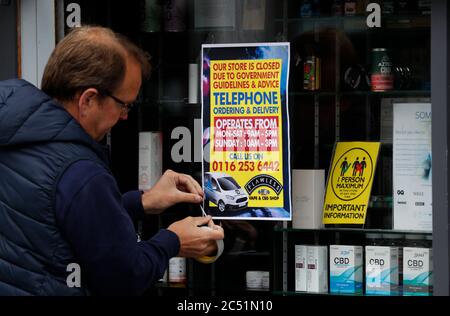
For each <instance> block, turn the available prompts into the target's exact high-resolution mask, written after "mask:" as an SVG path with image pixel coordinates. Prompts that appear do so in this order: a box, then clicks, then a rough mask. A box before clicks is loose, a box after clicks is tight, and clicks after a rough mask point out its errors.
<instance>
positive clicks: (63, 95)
mask: <svg viewBox="0 0 450 316" xmlns="http://www.w3.org/2000/svg"><path fill="white" fill-rule="evenodd" d="M127 57H131V58H133V59H135V60H136V61H137V62H138V63H139V64H140V66H141V71H142V76H143V78H145V77H148V76H149V74H150V70H151V66H150V63H149V59H150V56H149V55H148V54H147V53H145V52H144V51H143V50H142V49H140V48H139V47H137V46H136V45H135V44H133V43H132V42H131V41H130V40H128V39H127V38H126V37H125V36H123V35H121V34H118V33H115V32H113V31H112V30H110V29H108V28H104V27H98V26H82V27H79V28H75V29H73V30H72V31H71V32H70V33H69V34H68V35H67V36H66V37H65V38H64V39H63V40H61V41H60V42H59V43H58V45H56V47H55V49H54V50H53V52H52V54H51V55H50V58H49V60H48V62H47V65H46V67H45V70H44V75H43V77H42V91H44V92H45V93H47V94H48V95H49V96H51V97H52V98H55V99H57V100H59V101H69V100H72V99H73V98H74V97H75V95H76V93H77V92H79V91H82V90H83V89H87V88H97V89H98V90H99V91H100V92H101V93H102V92H109V93H111V92H112V91H114V90H116V89H117V88H118V87H119V86H120V84H121V83H122V80H123V78H124V76H125V68H126V58H127Z"/></svg>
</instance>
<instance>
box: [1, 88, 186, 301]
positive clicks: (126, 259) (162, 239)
mask: <svg viewBox="0 0 450 316" xmlns="http://www.w3.org/2000/svg"><path fill="white" fill-rule="evenodd" d="M142 214H143V210H142V204H141V202H140V194H139V192H137V191H136V192H130V193H127V194H125V195H124V196H123V197H122V195H121V194H120V192H119V190H118V187H117V184H116V182H115V180H114V178H113V176H112V175H111V172H110V170H109V167H108V164H107V151H106V149H105V148H104V147H103V146H101V145H100V144H98V143H97V142H95V141H94V140H93V139H92V138H91V137H90V136H89V135H88V134H87V133H86V132H85V131H84V130H83V129H82V127H81V126H80V125H79V124H78V123H77V122H76V121H75V120H74V119H73V118H72V116H71V115H70V114H69V113H68V112H67V111H66V110H64V109H63V108H62V107H61V106H60V105H58V104H57V103H55V102H54V101H53V100H51V98H49V97H48V96H47V95H45V94H44V93H42V92H41V91H40V90H38V89H37V88H35V87H34V86H32V85H31V84H29V83H27V82H25V81H23V80H8V81H3V82H0V295H84V294H88V293H94V294H131V295H133V294H141V293H142V292H143V291H144V290H145V289H146V288H148V287H150V286H151V285H152V283H153V282H155V281H156V280H157V279H158V278H160V277H161V276H162V274H163V271H164V269H165V268H166V267H167V264H168V260H169V258H170V257H173V256H175V255H176V254H177V253H178V250H179V240H178V237H177V236H176V235H175V234H174V233H173V232H170V231H168V230H164V229H162V230H161V231H160V232H159V233H158V234H157V235H155V236H154V237H153V238H152V239H151V240H148V241H142V242H137V241H136V234H135V232H134V227H133V223H132V220H131V218H130V215H131V216H141V215H142ZM70 263H78V264H79V265H80V267H81V277H82V282H81V286H82V287H81V288H76V287H68V286H67V283H66V279H67V277H68V276H69V275H70V273H71V272H72V271H67V266H68V265H69V264H70Z"/></svg>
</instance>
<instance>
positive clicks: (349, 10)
mask: <svg viewBox="0 0 450 316" xmlns="http://www.w3.org/2000/svg"><path fill="white" fill-rule="evenodd" d="M344 14H345V15H346V16H353V15H356V1H355V0H345V3H344Z"/></svg>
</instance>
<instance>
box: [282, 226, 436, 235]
mask: <svg viewBox="0 0 450 316" xmlns="http://www.w3.org/2000/svg"><path fill="white" fill-rule="evenodd" d="M274 231H275V232H286V233H323V232H330V233H352V234H400V235H410V234H411V235H429V236H432V234H433V233H432V232H429V231H418V230H393V229H364V228H337V227H329V228H328V227H326V228H321V229H298V228H274Z"/></svg>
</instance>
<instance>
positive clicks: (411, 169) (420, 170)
mask: <svg viewBox="0 0 450 316" xmlns="http://www.w3.org/2000/svg"><path fill="white" fill-rule="evenodd" d="M393 138H394V142H393V147H394V148H393V156H394V157H393V173H394V174H393V178H394V179H393V182H394V192H393V208H394V229H400V230H420V231H431V230H432V224H433V221H432V187H431V175H432V172H431V103H395V104H394V128H393Z"/></svg>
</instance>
